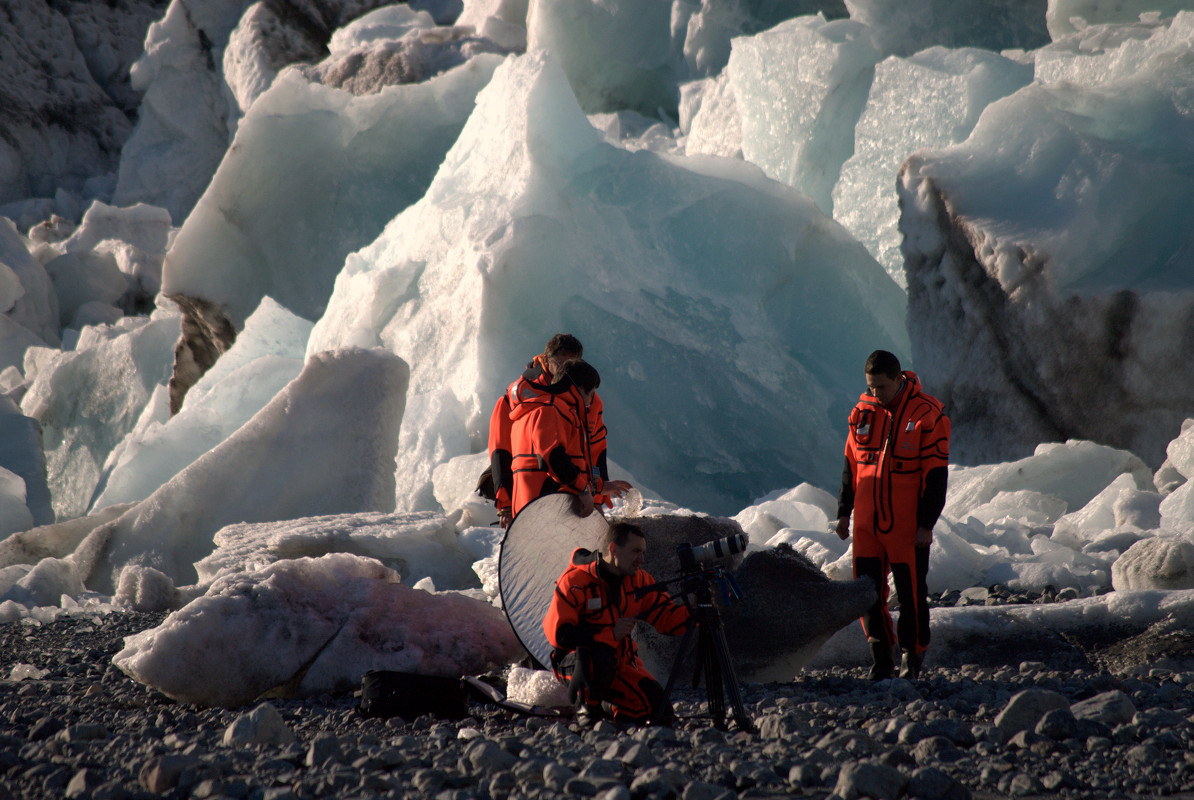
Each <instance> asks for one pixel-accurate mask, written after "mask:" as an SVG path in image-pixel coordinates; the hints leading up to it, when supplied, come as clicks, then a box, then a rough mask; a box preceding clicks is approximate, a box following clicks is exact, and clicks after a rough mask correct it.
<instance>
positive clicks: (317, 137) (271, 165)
mask: <svg viewBox="0 0 1194 800" xmlns="http://www.w3.org/2000/svg"><path fill="white" fill-rule="evenodd" d="M499 61H500V59H499V57H498V56H493V55H483V56H478V57H476V58H474V59H472V60H471V61H469V62H468V63H466V64H464V65H461V66H459V67H457V68H455V69H453V70H450V71H449V72H446V73H444V74H442V75H439V76H436V77H435V78H432V79H431V80H429V81H427V82H425V83H420V84H412V85H407V86H391V87H387V88H385V89H383V90H382V91H380V92H378V93H375V94H369V95H364V96H361V97H354V96H353V95H351V94H350V93H348V92H346V91H343V90H340V89H334V88H331V87H327V86H322V85H319V84H316V83H310V82H308V81H306V80H305V79H303V77H302V76H301V75H300V73H299V72H297V71H295V70H290V71H286V72H284V73H283V74H282V75H280V76H279V77H278V79H277V80H275V81H274V83H273V85H272V86H271V87H270V88H269V90H268V91H266V92H265V93H264V94H262V95H261V97H259V98H258V99H257V101H256V102H255V103H254V104H253V106H252V108H251V109H250V111H249V113H248V114H247V115H246V117H245V118H244V120H243V121H242V122H241V124H240V127H239V129H238V131H237V135H236V139H235V141H234V144H233V147H232V148H231V149H230V150H229V151H228V153H227V155H226V156H225V158H224V160H223V161H222V162H221V164H220V168H219V169H218V170H217V171H216V173H215V176H214V177H213V178H212V181H211V185H210V186H208V187H207V189H206V191H205V192H204V193H203V196H202V197H201V198H200V199H199V202H198V203H197V205H196V207H195V210H194V211H193V212H192V213H191V215H190V216H189V217H187V220H186V222H185V223H183V226H182V228H181V230H180V231H179V232H178V236H177V238H176V239H175V242H174V245H173V247H171V249H170V252H169V254H168V255H167V258H166V265H165V268H164V272H163V277H162V282H163V290H164V291H165V292H166V293H167V294H181V295H187V296H190V297H200V298H204V299H206V300H208V301H210V302H213V303H217V304H219V305H220V306H222V307H223V309H224V310H225V312H226V313H227V314H228V315H229V317H230V319H231V321H232V322H233V324H234V325H236V326H237V327H238V328H239V327H240V326H241V325H243V323H244V321H245V319H247V317H248V315H249V314H251V313H252V312H253V310H254V309H256V308H257V304H258V303H259V302H260V301H261V298H262V297H264V296H266V295H269V296H270V297H272V298H273V299H274V300H276V301H277V302H278V303H280V304H281V305H283V306H285V307H286V308H288V309H290V310H291V311H292V312H294V313H295V314H298V315H300V316H304V317H306V318H308V319H311V320H314V319H316V318H318V317H319V315H320V314H321V313H322V312H323V310H324V307H325V305H326V303H327V300H328V297H329V295H330V294H331V292H332V285H333V282H334V280H335V278H336V274H337V273H338V272H339V271H340V269H341V268H342V267H343V265H344V258H345V256H346V255H347V254H348V253H349V252H351V251H352V250H354V249H356V248H358V247H361V246H363V245H365V244H367V243H368V242H370V241H371V240H372V239H373V238H374V237H376V236H377V235H378V234H379V233H380V232H381V230H382V229H383V227H384V226H385V224H386V222H388V221H389V220H390V219H391V218H392V217H393V216H394V215H395V214H397V213H398V212H400V211H401V210H402V209H404V208H406V207H407V206H408V205H410V204H411V203H413V202H414V201H415V200H417V199H418V198H419V197H421V196H422V195H423V193H424V191H425V190H426V188H427V185H428V184H429V183H430V182H431V179H432V177H433V176H434V174H435V170H436V168H437V167H438V165H439V163H440V161H441V160H442V159H443V156H444V153H446V152H447V150H448V147H449V146H451V144H452V142H453V141H454V140H455V138H456V135H457V133H458V132H459V131H460V128H461V127H462V126H463V125H464V121H465V119H466V118H467V117H468V115H469V113H470V112H471V111H472V108H473V101H474V99H475V97H476V94H477V92H478V91H479V90H480V89H481V87H482V86H484V85H485V84H486V83H487V82H488V81H489V79H490V77H491V76H492V74H493V69H494V68H495V66H496V65H497V63H498V62H499Z"/></svg>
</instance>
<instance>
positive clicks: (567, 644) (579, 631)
mask: <svg viewBox="0 0 1194 800" xmlns="http://www.w3.org/2000/svg"><path fill="white" fill-rule="evenodd" d="M596 632H597V627H596V626H595V625H592V624H590V623H587V622H582V623H580V624H579V625H573V624H572V623H570V622H565V623H561V624H560V626H559V627H558V628H556V641H557V642H559V648H560V649H561V650H575V649H576V648H578V647H584V646H585V645H590V644H592V643H593V635H594V634H595V633H596Z"/></svg>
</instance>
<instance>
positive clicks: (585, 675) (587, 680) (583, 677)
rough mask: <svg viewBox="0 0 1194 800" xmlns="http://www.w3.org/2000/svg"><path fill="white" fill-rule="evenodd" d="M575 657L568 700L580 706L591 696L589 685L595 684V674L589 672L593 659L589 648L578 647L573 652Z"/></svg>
mask: <svg viewBox="0 0 1194 800" xmlns="http://www.w3.org/2000/svg"><path fill="white" fill-rule="evenodd" d="M573 657H574V658H575V661H574V665H573V667H572V680H570V681H569V682H568V702H570V703H572V705H573V706H575V707H576V708H580V707H581V706H582V705H584V704H585V702H586V701H587V700H588V697H589V687H590V686H592V685H593V676H592V675H591V674H590V673H589V669H590V665H591V664H592V663H593V659H592V658H591V657H590V655H589V648H587V647H578V648H577V649H576V652H575V653H574V654H573Z"/></svg>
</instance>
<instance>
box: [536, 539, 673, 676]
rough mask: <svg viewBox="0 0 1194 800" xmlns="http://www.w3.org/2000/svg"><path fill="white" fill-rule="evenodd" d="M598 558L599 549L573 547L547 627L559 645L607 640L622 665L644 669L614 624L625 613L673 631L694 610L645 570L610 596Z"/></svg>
mask: <svg viewBox="0 0 1194 800" xmlns="http://www.w3.org/2000/svg"><path fill="white" fill-rule="evenodd" d="M600 563H601V560H600V558H598V557H597V554H595V553H592V552H590V551H588V550H584V549H581V548H578V549H576V550H574V551H573V553H572V561H571V563H570V564H569V565H568V569H566V570H565V571H564V574H563V575H561V576H560V577H559V579H558V580H557V581H556V588H555V594H554V595H553V596H552V600H551V607H550V608H549V609H548V612H547V616H546V617H545V618H544V620H543V632H544V633H545V634H546V635H547V641H549V642H551V645H552V647H555V648H556V649H557V650H575V649H576V648H577V647H579V646H584V645H589V644H604V645H608V646H609V647H611V648H613V649H614V650H615V651H616V652H617V654H618V667H619V669H623V668H628V669H633V670H639V671H642V672H644V673H645V674H646V669H645V667H644V666H643V662H642V660H641V659H640V658H639V655H638V646H637V645H636V644H635V643H634V638H633V637H631V636H624V637H623V638H622V640H621V641H618V640H617V639H615V638H614V623H615V622H617V621H618V620H619V619H620V618H622V617H637V618H638V619H641V620H643V621H644V622H646V623H648V624H650V625H651V626H652V627H654V628H655V630H656V631H658V632H659V633H662V634H665V635H673V636H674V635H677V634H680V633H683V632H684V631H685V630H686V628H687V626H688V623H689V620H690V619H691V614H689V611H688V609H687V608H686V607H685V606H682V605H677V604H676V603H674V602H672V598H671V596H670V595H669V594H668V593H667V592H665V591H663V590H662V589H660V588H658V587H657V586H656V585H655V579H654V578H652V577H651V575H650V573H648V572H647V571H646V570H643V569H640V570H638V571H636V572H635V573H634V574H633V575H629V576H627V577H625V578H623V579H622V588H621V591H620V593H619V595H618V596H617V597H613V596H611V595H612V591H611V588H610V585H609V583H607V582H606V581H605V580H604V579H603V578H602V577H601V574H600V572H599V569H600Z"/></svg>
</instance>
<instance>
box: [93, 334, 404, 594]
mask: <svg viewBox="0 0 1194 800" xmlns="http://www.w3.org/2000/svg"><path fill="white" fill-rule="evenodd" d="M408 374H409V371H408V368H407V366H406V364H405V363H404V362H403V361H402V360H401V359H399V358H397V357H395V356H394V355H392V354H390V353H388V352H385V351H384V350H381V349H374V350H360V349H354V348H344V349H340V350H335V351H326V352H320V353H314V354H312V355H310V356H309V357H308V358H307V360H306V363H305V365H304V367H303V370H302V372H301V373H300V374H299V376H298V377H297V378H295V379H294V380H293V381H291V382H290V383H289V384H287V385H286V387H285V388H284V389H283V390H282V391H280V392H279V393H278V394H277V395H275V396H274V398H273V399H271V400H270V402H269V403H268V404H267V405H266V406H265V407H264V408H262V409H261V410H260V411H258V412H257V413H256V414H255V415H254V416H253V418H252V419H250V420H249V421H248V422H247V423H245V424H244V425H242V426H241V427H240V428H239V429H237V431H236V432H235V433H233V434H232V435H231V436H229V437H228V438H227V439H225V440H224V441H223V442H221V443H220V444H219V445H217V446H216V447H214V448H212V449H211V450H209V451H207V452H206V453H205V454H204V455H203V456H202V457H200V458H199V459H197V460H196V461H194V462H193V463H191V464H190V465H189V466H187V467H186V468H185V469H183V470H182V471H181V472H179V473H178V474H177V475H175V476H174V477H173V478H171V479H170V480H169V481H167V482H166V483H165V484H163V485H162V486H161V487H160V488H158V489H157V490H156V491H155V492H154V493H153V494H151V495H150V496H149V497H147V498H146V499H145V500H142V501H141V502H139V503H137V504H136V505H134V506H133V507H131V508H130V509H129V510H128V511H126V512H125V513H124V514H123V515H122V516H120V517H119V518H117V519H116V520H114V521H112V522H111V523H108V524H106V525H102V526H100V527H99V528H96V529H95V530H93V531H92V532H91V533H89V534H88V535H87V538H86V539H85V540H84V541H83V542H82V543H81V544H80V545H79V547H78V548H76V550H75V552H74V553H73V555H72V557H73V558H74V560H75V563H76V564H77V565H78V569H79V573H80V575H81V576H82V577H83V580H84V582H85V583H86V584H87V586H88V588H92V589H95V590H97V591H102V592H105V593H111V592H112V591H113V589H114V588H115V586H116V582H117V579H118V577H119V576H120V573H121V571H122V569H123V568H124V567H126V566H129V565H133V566H141V567H152V568H154V569H156V570H158V571H160V572H162V573H163V574H165V575H166V576H167V577H169V578H170V579H171V580H172V581H173V582H174V583H175V584H178V585H183V584H193V583H194V582H195V577H196V573H195V567H194V563H195V562H196V561H198V560H200V559H201V558H203V557H205V556H207V555H209V554H210V553H211V552H212V550H213V549H214V544H213V537H214V535H215V533H216V532H217V531H218V530H220V529H221V528H223V527H225V526H226V525H230V524H233V523H239V522H265V521H276V520H289V519H297V518H300V517H307V516H319V515H325V514H340V513H353V512H360V511H392V510H393V507H394V453H395V449H396V443H397V440H398V428H399V426H400V425H401V424H402V410H403V406H404V404H405V398H406V386H407V377H408ZM245 476H252V479H251V480H246V477H245Z"/></svg>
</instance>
